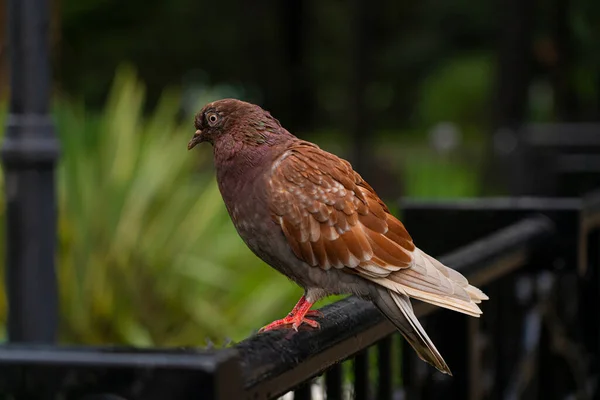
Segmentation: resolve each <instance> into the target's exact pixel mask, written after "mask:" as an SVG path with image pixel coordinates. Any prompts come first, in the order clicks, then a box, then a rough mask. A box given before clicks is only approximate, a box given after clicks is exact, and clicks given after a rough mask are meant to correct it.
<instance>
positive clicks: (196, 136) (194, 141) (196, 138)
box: [188, 129, 204, 150]
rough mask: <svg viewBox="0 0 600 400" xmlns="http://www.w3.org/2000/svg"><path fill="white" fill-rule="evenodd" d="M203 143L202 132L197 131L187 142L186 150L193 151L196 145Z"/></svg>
mask: <svg viewBox="0 0 600 400" xmlns="http://www.w3.org/2000/svg"><path fill="white" fill-rule="evenodd" d="M203 141H204V137H203V136H202V131H201V130H200V129H198V130H197V131H196V133H194V137H193V138H192V140H190V141H189V142H188V150H191V149H193V148H194V147H195V146H196V145H197V144H198V143H202V142H203Z"/></svg>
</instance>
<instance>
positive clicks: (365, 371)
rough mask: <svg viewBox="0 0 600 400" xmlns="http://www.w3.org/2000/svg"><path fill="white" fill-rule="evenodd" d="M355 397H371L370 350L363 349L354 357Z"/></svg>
mask: <svg viewBox="0 0 600 400" xmlns="http://www.w3.org/2000/svg"><path fill="white" fill-rule="evenodd" d="M353 367H354V399H355V400H367V399H368V398H369V386H370V385H369V350H368V349H367V350H363V351H361V352H360V353H358V354H357V355H356V356H355V357H354V363H353Z"/></svg>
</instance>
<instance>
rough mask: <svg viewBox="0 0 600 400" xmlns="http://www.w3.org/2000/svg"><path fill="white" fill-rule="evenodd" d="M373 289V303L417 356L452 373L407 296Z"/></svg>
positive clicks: (443, 370) (445, 372) (380, 288)
mask: <svg viewBox="0 0 600 400" xmlns="http://www.w3.org/2000/svg"><path fill="white" fill-rule="evenodd" d="M375 290H376V291H377V293H376V294H375V293H374V294H373V295H372V298H373V301H374V303H375V305H376V306H377V308H379V310H381V312H382V313H383V314H384V315H385V316H386V317H387V318H388V319H389V320H390V321H391V322H392V323H393V324H394V325H395V326H396V328H398V330H399V331H400V333H402V336H404V338H405V339H406V340H407V341H408V343H410V345H411V346H412V347H413V348H414V349H415V351H416V352H417V354H418V355H419V358H421V360H423V361H425V362H427V363H429V364H431V365H433V366H434V367H436V368H437V369H438V370H440V371H441V372H443V373H444V374H448V375H452V373H451V372H450V368H448V365H446V362H445V361H444V359H443V358H442V355H441V354H440V352H439V351H438V350H437V349H436V348H435V345H434V344H433V342H432V341H431V339H430V338H429V336H427V333H426V332H425V329H423V327H422V326H421V323H420V322H419V320H418V319H417V317H416V316H415V313H414V311H413V308H412V305H411V303H410V299H409V297H408V296H407V295H406V294H401V293H397V292H394V291H391V290H388V289H385V288H383V287H377V288H376V289H375Z"/></svg>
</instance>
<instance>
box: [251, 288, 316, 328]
mask: <svg viewBox="0 0 600 400" xmlns="http://www.w3.org/2000/svg"><path fill="white" fill-rule="evenodd" d="M311 307H312V303H309V302H308V301H306V298H305V297H304V296H302V297H301V298H300V300H299V301H298V303H297V304H296V306H295V307H294V308H293V309H292V311H291V312H290V313H289V314H288V315H287V316H286V317H285V318H282V319H278V320H277V321H273V322H271V323H270V324H269V325H267V326H265V327H263V328H261V329H260V330H259V331H258V332H259V333H262V332H267V331H270V330H273V329H278V328H281V327H284V326H287V325H292V328H293V329H294V330H295V331H297V330H298V328H299V327H300V325H302V324H303V323H304V324H307V325H309V326H311V327H313V328H316V329H319V328H320V327H321V325H320V324H319V323H318V322H317V321H314V320H312V319H308V318H306V317H322V316H323V313H321V312H320V311H318V310H310V308H311Z"/></svg>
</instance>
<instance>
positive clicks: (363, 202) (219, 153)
mask: <svg viewBox="0 0 600 400" xmlns="http://www.w3.org/2000/svg"><path fill="white" fill-rule="evenodd" d="M194 122H195V127H196V133H195V134H194V136H193V138H192V139H191V140H190V142H189V143H188V149H192V148H193V147H194V146H196V145H197V144H198V143H201V142H209V143H211V144H212V145H213V153H214V163H215V169H216V174H217V182H218V185H219V190H220V191H221V195H222V196H223V200H224V202H225V205H226V207H227V211H228V212H229V215H230V216H231V220H232V221H233V224H234V225H235V228H236V229H237V232H238V233H239V235H240V236H241V237H242V239H243V240H244V242H245V243H246V244H247V245H248V247H249V248H250V249H251V250H252V251H253V252H254V253H255V254H256V255H257V256H258V257H260V258H261V259H263V260H264V261H265V262H266V263H267V264H269V265H271V266H272V267H273V268H275V269H276V270H278V271H279V272H281V273H282V274H284V275H286V276H287V277H288V278H290V279H291V280H293V281H294V282H296V283H297V284H298V285H300V286H301V287H302V288H303V289H304V295H303V296H302V298H301V299H300V301H298V304H296V306H295V307H294V309H293V310H292V311H291V312H290V313H289V314H288V315H287V316H286V317H285V318H283V319H281V320H278V321H275V322H273V323H271V324H269V325H267V326H265V327H264V328H262V329H261V331H268V330H271V329H276V328H280V327H284V326H291V327H292V328H293V329H298V327H299V326H300V325H301V324H302V323H304V324H307V325H310V326H311V327H314V328H318V327H319V323H318V322H317V321H315V320H313V319H310V318H307V317H308V316H316V315H318V312H316V311H309V310H310V308H311V306H312V305H313V304H314V303H315V302H316V301H317V300H319V299H321V298H323V297H325V296H328V295H332V294H354V295H356V296H359V297H361V298H363V299H366V300H369V301H371V302H373V303H374V304H375V306H376V307H377V308H378V309H379V310H380V311H381V312H382V313H383V314H385V316H386V317H387V318H388V319H389V320H390V321H391V322H392V323H393V324H394V325H395V326H396V327H397V328H398V330H399V331H400V332H401V333H402V335H404V337H405V338H406V340H407V341H408V342H409V343H410V344H411V345H412V347H413V348H414V349H415V350H416V352H417V354H418V355H419V357H420V358H421V359H423V360H424V361H426V362H428V363H430V364H432V365H433V366H435V367H436V368H437V369H439V370H440V371H441V372H444V373H447V374H450V369H449V368H448V366H447V365H446V362H445V361H444V359H443V358H442V356H441V355H440V353H439V352H438V350H437V349H436V348H435V346H434V344H433V343H432V341H431V339H430V338H429V337H428V336H427V333H426V332H425V330H424V329H423V327H422V326H421V324H420V323H419V321H418V320H417V318H416V316H415V314H414V312H413V308H412V305H411V302H410V298H411V297H412V298H415V299H418V300H421V301H424V302H427V303H431V304H434V305H436V306H440V307H444V308H448V309H451V310H454V311H458V312H461V313H464V314H467V315H471V316H473V317H479V315H480V314H481V310H480V309H479V307H478V306H477V303H480V302H481V301H482V300H486V299H487V298H488V297H487V296H486V295H485V294H484V293H483V292H482V291H481V290H479V289H477V288H476V287H474V286H471V285H469V282H468V281H467V279H466V278H465V277H464V276H462V275H461V274H460V273H458V272H457V271H455V270H453V269H450V268H448V267H446V266H445V265H443V264H442V263H440V262H439V261H437V260H436V259H434V258H433V257H431V256H429V255H427V254H426V253H425V252H423V251H422V250H420V249H419V248H417V247H416V246H415V245H414V243H413V241H412V238H411V237H410V235H409V234H408V232H407V231H406V229H405V228H404V225H403V224H402V223H401V222H400V221H399V220H398V219H396V218H395V217H394V216H393V215H392V214H391V213H390V211H389V210H388V208H387V207H386V205H385V204H384V203H383V201H382V200H381V199H380V198H379V197H378V196H377V194H376V193H375V191H374V190H373V188H371V186H370V185H369V184H368V183H367V182H365V181H364V180H363V179H362V178H361V176H360V175H359V174H358V173H356V172H355V171H354V170H353V169H352V166H351V165H350V163H348V162H347V161H345V160H343V159H341V158H339V157H337V156H335V155H333V154H331V153H328V152H326V151H324V150H321V149H320V148H319V147H318V146H317V145H315V144H313V143H310V142H307V141H304V140H300V139H298V138H297V137H295V136H294V135H292V134H291V133H289V132H288V131H287V130H286V129H285V128H283V127H282V126H281V124H280V123H279V121H278V120H277V119H275V118H274V117H272V116H271V114H269V113H268V112H267V111H265V110H263V109H262V108H260V107H259V106H256V105H254V104H250V103H246V102H243V101H240V100H235V99H223V100H219V101H215V102H213V103H209V104H207V105H206V106H205V107H204V108H203V109H202V110H201V111H200V112H199V113H198V114H197V115H196V117H195V121H194Z"/></svg>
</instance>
